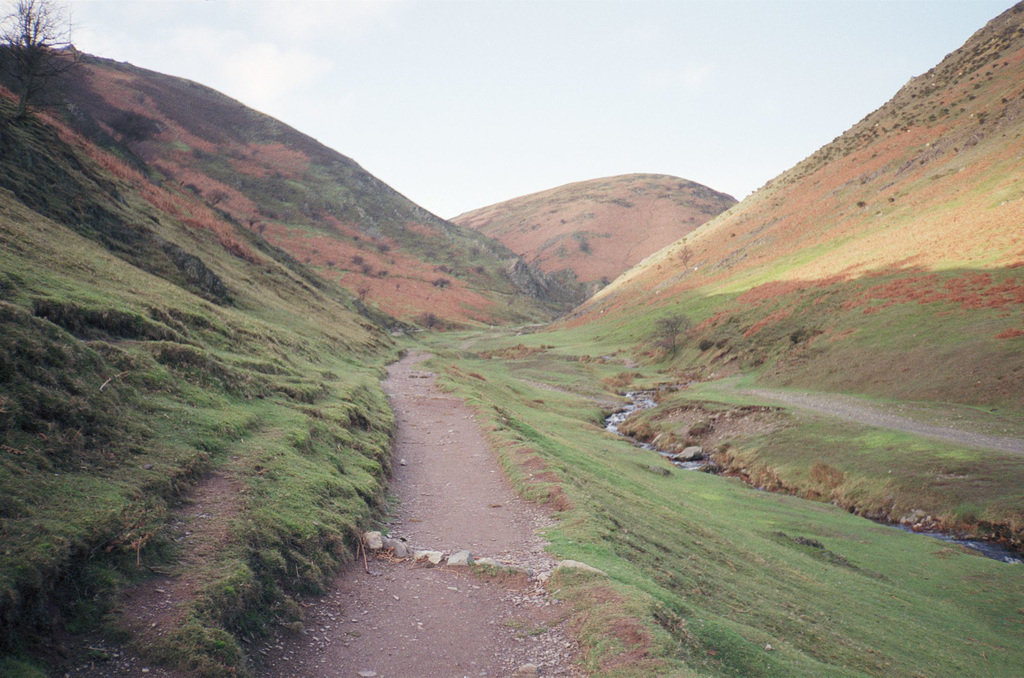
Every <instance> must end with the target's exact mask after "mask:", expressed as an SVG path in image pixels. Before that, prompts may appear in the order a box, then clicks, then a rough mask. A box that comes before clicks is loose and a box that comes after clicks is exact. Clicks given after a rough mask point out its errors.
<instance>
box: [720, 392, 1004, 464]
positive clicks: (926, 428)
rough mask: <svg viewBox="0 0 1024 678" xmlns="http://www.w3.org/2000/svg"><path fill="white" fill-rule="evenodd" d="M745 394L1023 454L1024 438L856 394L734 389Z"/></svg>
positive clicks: (857, 420) (845, 417)
mask: <svg viewBox="0 0 1024 678" xmlns="http://www.w3.org/2000/svg"><path fill="white" fill-rule="evenodd" d="M737 392H738V393H742V394H745V395H752V396H756V397H758V398H764V399H766V400H774V401H778V402H781V403H785V404H786V405H790V406H792V407H796V408H798V409H803V410H809V411H811V412H819V413H821V414H827V415H829V416H832V417H837V418H839V419H845V420H847V421H854V422H857V423H859V424H866V425H868V426H875V427H877V428H887V429H891V430H894V431H904V432H906V433H913V434H915V435H920V436H925V437H926V438H935V439H938V440H944V441H946V442H951V443H956V444H959V445H967V446H969V447H980V448H985V449H991V450H1000V451H1003V452H1016V453H1019V454H1024V440H1021V439H1019V438H1009V437H1002V436H992V435H986V434H983V433H974V432H971V431H964V430H961V429H956V428H952V427H949V426H936V425H934V424H926V423H924V422H920V421H915V420H914V419H909V418H907V417H901V416H900V415H898V414H893V413H892V412H887V411H886V410H884V409H882V408H881V407H875V406H871V405H867V404H865V403H863V402H861V401H858V400H856V399H855V398H850V397H847V396H842V395H836V394H829V395H825V394H821V393H793V392H789V391H779V390H775V389H743V390H741V391H737Z"/></svg>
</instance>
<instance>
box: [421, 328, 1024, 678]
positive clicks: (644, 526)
mask: <svg viewBox="0 0 1024 678" xmlns="http://www.w3.org/2000/svg"><path fill="white" fill-rule="evenodd" d="M516 339H517V340H518V339H523V337H516ZM549 343H550V341H549ZM556 343H557V341H556ZM540 356H544V358H545V359H548V360H549V362H550V365H551V370H552V372H553V374H554V377H553V379H552V382H554V383H557V384H558V385H559V388H563V387H565V386H566V385H567V384H568V385H570V386H572V381H573V376H572V374H571V369H569V368H567V367H566V366H567V365H568V366H571V367H575V368H576V370H577V371H576V376H575V379H576V380H577V381H578V382H579V383H578V384H577V385H576V386H575V387H573V388H571V389H570V390H571V391H573V392H569V393H567V392H564V391H562V390H559V391H553V390H549V389H541V388H538V387H537V386H535V385H533V384H532V383H531V382H533V381H537V380H539V379H541V378H542V374H543V371H542V369H541V368H540V365H539V364H534V365H533V366H531V367H529V368H526V367H524V366H523V365H522V364H520V362H519V361H500V360H495V359H492V360H480V359H474V358H473V357H472V356H471V355H462V356H461V357H459V358H458V359H455V356H453V355H445V356H443V357H442V358H439V359H438V360H436V362H435V364H436V366H437V367H438V368H439V369H441V370H443V371H445V372H446V373H447V374H449V375H456V376H449V377H448V379H449V381H448V383H450V384H451V386H452V388H454V389H455V390H456V391H457V392H458V393H460V394H462V395H464V396H466V397H467V398H468V400H469V401H470V402H471V403H472V404H474V405H475V406H476V407H477V408H478V409H479V411H480V412H481V413H483V414H484V415H486V416H487V418H488V420H489V421H490V422H491V424H492V425H493V426H494V427H495V428H496V431H495V432H494V434H493V436H494V440H495V443H496V447H497V449H498V450H499V451H500V454H502V455H503V457H504V458H505V459H506V462H507V463H508V464H509V465H510V466H515V463H516V459H517V458H521V457H522V456H523V455H536V456H538V457H540V458H541V459H542V460H543V462H544V464H545V465H546V466H547V469H548V470H549V471H551V472H552V473H554V474H555V475H556V476H557V477H558V478H559V486H560V488H561V491H562V492H564V494H565V495H566V496H567V497H568V499H569V500H570V501H571V503H572V507H571V508H569V509H568V510H565V511H563V512H561V513H560V514H559V518H560V520H559V523H558V526H557V527H556V528H554V529H552V530H550V531H549V532H548V533H547V538H548V539H549V540H550V541H551V542H552V546H551V550H552V551H553V552H554V553H555V554H556V556H557V557H560V558H572V559H576V560H581V561H584V562H586V563H588V564H590V565H593V566H595V567H597V568H600V569H601V570H603V571H605V572H607V573H608V574H609V578H608V579H607V580H605V579H603V578H601V577H595V576H592V575H569V576H562V575H559V576H558V577H557V578H556V579H555V580H554V586H555V587H556V589H557V594H558V595H560V596H563V597H565V598H566V599H568V600H570V601H572V602H573V603H574V604H575V606H576V607H575V609H576V610H577V615H578V617H577V623H578V624H579V625H580V628H581V629H582V633H583V637H582V639H583V642H584V647H585V650H586V653H587V654H586V666H587V667H588V668H589V669H590V670H593V671H594V672H595V673H597V674H598V675H743V676H758V675H765V676H767V675H837V676H842V675H850V676H855V675H907V676H931V675H995V676H999V675H1014V674H1015V673H1016V672H1018V670H1019V667H1020V666H1021V665H1022V662H1024V653H1022V650H1021V644H1020V642H1019V638H1020V630H1019V626H1020V622H1021V618H1020V609H1021V607H1022V603H1024V580H1022V579H1021V576H1020V571H1019V568H1016V567H1013V566H1007V565H1004V564H1001V563H997V562H995V561H991V560H987V559H984V558H981V557H978V556H975V555H972V554H970V553H969V552H967V551H966V550H965V549H962V548H960V547H954V546H950V545H949V544H945V543H942V542H938V541H935V540H930V539H927V538H923V537H918V536H915V535H908V534H904V533H901V532H898V531H896V530H893V529H892V528H888V527H884V526H880V525H877V524H874V523H871V522H869V521H867V520H864V519H862V518H858V517H856V516H853V515H850V514H849V513H848V512H846V511H844V510H842V509H841V508H839V507H836V506H832V505H830V504H826V503H821V502H808V501H806V500H802V499H798V498H796V497H792V496H787V495H781V494H768V493H764V492H758V491H755V490H753V489H751V488H749V487H748V486H746V485H744V484H742V483H740V482H739V481H738V480H735V479H730V478H723V477H716V476H712V475H707V474H701V473H692V472H683V471H679V470H676V469H671V470H670V471H669V474H668V475H661V474H660V473H652V472H651V471H650V470H649V469H648V467H649V466H656V467H657V466H661V467H664V468H669V465H668V464H666V463H664V462H663V461H662V460H660V458H659V457H657V456H656V455H654V454H653V453H650V452H646V451H643V450H638V449H636V448H633V447H632V446H630V445H628V444H627V443H626V442H625V441H623V440H622V439H619V438H617V437H613V436H610V435H609V434H607V433H605V432H604V431H603V430H602V429H601V427H600V426H599V425H598V424H597V423H595V421H594V418H595V417H594V410H595V405H594V404H593V403H592V402H591V401H589V400H587V399H586V398H583V397H581V396H580V395H577V393H586V392H587V391H588V390H589V389H590V388H592V386H591V387H588V386H586V385H585V384H592V380H593V378H594V374H593V372H592V371H591V370H592V366H591V364H587V363H570V362H568V361H565V360H559V359H557V358H556V357H555V356H549V355H548V354H534V356H531V358H530V359H529V360H528V361H523V362H529V361H531V360H532V361H534V362H535V363H537V362H538V361H540V360H541V359H542V358H541V357H540ZM552 358H554V359H552ZM452 367H457V370H458V371H455V370H453V369H452ZM567 370H568V371H567ZM524 372H525V373H528V376H529V380H524V379H521V378H519V377H520V376H521V374H517V373H524ZM459 373H461V374H463V375H468V374H469V373H475V374H477V375H479V376H481V377H483V380H481V379H479V378H475V377H470V378H466V377H458V376H457V375H458V374H459ZM819 435H820V432H819ZM864 435H868V434H866V433H865V434H864ZM860 442H864V441H863V440H861V441H860ZM875 442H876V443H877V442H878V441H875ZM903 442H906V441H903ZM925 452H928V450H925ZM518 482H519V484H520V487H521V488H523V489H524V490H526V489H528V488H529V487H530V485H529V483H530V478H529V475H528V474H526V473H520V474H519V475H518ZM768 644H770V645H771V646H772V648H773V649H772V650H771V651H766V650H765V649H764V648H765V646H766V645H768Z"/></svg>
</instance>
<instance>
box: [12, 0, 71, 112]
mask: <svg viewBox="0 0 1024 678" xmlns="http://www.w3.org/2000/svg"><path fill="white" fill-rule="evenodd" d="M10 4H11V10H10V11H9V12H8V13H7V14H5V15H4V16H3V18H2V19H0V67H2V70H3V73H4V75H5V76H7V79H8V80H9V82H10V83H11V86H12V88H13V89H14V93H15V94H17V95H18V108H17V111H16V113H15V115H14V118H15V120H17V119H19V118H22V117H24V116H25V114H26V112H27V111H28V107H29V104H31V103H32V102H33V101H34V100H35V99H36V98H37V97H38V96H39V95H40V94H41V93H42V92H43V91H44V90H45V89H46V88H47V86H48V85H49V84H50V83H51V82H52V81H53V80H54V79H56V78H58V77H60V76H61V75H63V74H64V73H67V72H68V70H69V69H71V68H72V67H73V66H74V65H75V63H76V62H77V61H78V56H77V54H78V53H77V52H76V50H75V47H74V45H72V44H71V21H70V19H69V18H68V15H67V12H66V10H65V8H64V6H62V5H60V4H58V3H57V2H56V1H55V0H16V1H15V2H13V3H10Z"/></svg>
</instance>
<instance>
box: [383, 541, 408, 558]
mask: <svg viewBox="0 0 1024 678" xmlns="http://www.w3.org/2000/svg"><path fill="white" fill-rule="evenodd" d="M384 548H385V549H387V550H389V551H391V552H392V553H393V554H394V555H395V557H396V558H407V557H408V556H409V547H408V546H406V545H405V542H403V541H402V540H401V539H391V538H390V537H385V538H384Z"/></svg>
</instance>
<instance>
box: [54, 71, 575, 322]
mask: <svg viewBox="0 0 1024 678" xmlns="http://www.w3.org/2000/svg"><path fill="white" fill-rule="evenodd" d="M63 89H64V96H65V97H66V108H67V110H69V111H70V122H71V124H72V125H73V126H74V127H75V128H76V129H77V130H78V131H79V132H80V133H81V134H82V135H84V136H85V137H87V138H88V139H90V140H91V141H93V142H94V143H96V144H98V145H99V146H101V147H103V148H106V149H108V150H110V151H111V152H113V153H115V154H117V155H119V156H120V157H121V158H123V159H124V160H125V161H127V162H129V163H130V164H133V165H134V166H135V167H136V168H137V169H138V170H140V171H141V172H143V173H144V174H145V175H146V176H147V178H148V179H149V180H150V181H152V182H153V183H154V184H156V185H159V186H163V187H165V188H167V189H169V190H170V191H171V192H173V193H177V194H188V195H189V196H190V197H192V198H195V199H197V200H198V201H200V202H201V203H203V204H204V205H205V206H206V208H209V210H210V211H212V213H214V214H215V215H216V216H217V218H218V219H223V220H230V221H232V222H233V223H236V224H240V225H242V226H244V227H245V228H247V229H249V230H251V231H253V232H255V233H258V234H259V235H261V236H262V237H263V238H264V239H265V240H267V241H268V242H269V243H271V244H273V245H276V246H278V247H280V248H281V249H283V250H284V251H286V252H288V253H289V254H291V255H292V256H293V257H294V258H295V259H297V260H299V261H300V262H302V263H304V264H306V265H307V266H308V267H310V268H311V269H312V270H313V271H315V272H316V273H317V274H318V275H320V276H321V277H323V278H325V279H328V280H331V281H334V282H337V283H339V284H340V285H341V286H343V287H345V288H346V289H348V290H350V291H351V292H352V293H353V294H355V295H357V296H358V298H359V300H360V301H361V302H367V303H372V304H375V305H376V306H378V307H379V308H380V309H381V310H383V311H384V312H385V313H388V314H390V315H392V316H394V317H396V318H399V319H402V320H405V321H417V320H422V317H423V316H424V315H425V314H433V315H434V316H436V317H438V318H440V319H443V320H448V321H453V322H461V321H475V322H487V323H492V324H493V323H501V322H506V321H517V322H522V321H527V320H537V319H545V318H550V317H552V315H553V314H554V313H555V312H557V311H559V310H564V309H566V308H568V305H571V304H572V303H574V302H578V301H579V300H580V299H579V297H578V295H576V294H575V292H574V291H568V290H565V289H563V288H562V287H561V286H560V285H558V284H557V283H554V282H553V281H551V280H549V279H547V278H546V277H545V276H544V275H542V274H540V273H538V272H537V271H535V270H534V269H533V268H532V267H530V266H528V265H525V264H524V263H523V262H522V261H521V260H520V259H519V257H517V256H516V255H515V254H513V253H512V252H511V251H510V250H508V249H506V248H505V247H503V246H502V245H500V244H498V243H496V242H494V241H493V240H490V239H488V238H486V237H483V236H481V235H479V234H477V233H475V232H473V231H470V230H468V229H464V228H461V227H459V226H456V225H454V224H452V223H450V222H447V221H445V220H443V219H440V218H438V217H436V216H434V215H433V214H430V213H429V212H427V211H426V210H424V209H423V208H421V207H419V206H417V205H415V204H413V203H412V202H410V201H409V200H407V199H406V198H405V197H403V196H402V195H400V194H399V193H398V192H397V191H395V190H394V189H392V188H391V187H389V186H387V185H386V184H384V183H383V182H381V181H380V180H378V179H377V178H376V177H374V176H372V175H370V174H369V173H368V172H366V171H365V170H363V169H362V168H361V167H360V166H359V165H358V164H357V163H356V162H355V161H353V160H352V159H350V158H347V157H345V156H343V155H341V154H340V153H337V152H335V151H333V150H331V149H329V148H327V147H325V146H323V145H322V144H320V143H319V142H317V141H315V140H314V139H312V138H310V137H308V136H306V135H304V134H301V133H300V132H298V131H296V130H294V129H292V128H290V127H288V126H287V125H284V124H282V123H280V122H279V121H277V120H274V119H273V118H270V117H268V116H265V115H263V114H261V113H258V112H256V111H254V110H251V109H249V108H247V107H245V106H243V105H242V104H240V103H239V102H237V101H234V100H232V99H230V98H228V97H226V96H224V95H222V94H220V93H218V92H216V91H214V90H212V89H209V88H207V87H204V86H202V85H199V84H197V83H194V82H190V81H187V80H183V79H180V78H175V77H172V76H167V75H163V74H160V73H155V72H152V71H147V70H145V69H141V68H136V67H134V66H131V65H129V64H124V63H117V62H114V61H111V60H107V59H101V58H96V57H91V56H85V57H83V58H82V61H81V64H80V65H79V68H77V69H76V70H75V72H74V73H73V74H70V75H69V76H68V78H66V81H65V82H64V87H63Z"/></svg>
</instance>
